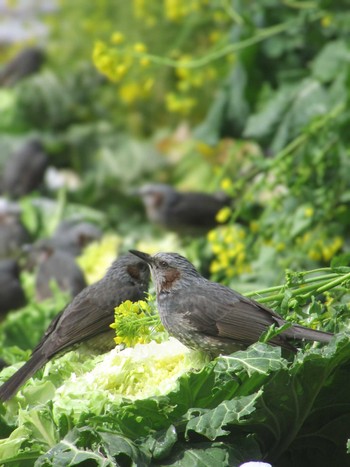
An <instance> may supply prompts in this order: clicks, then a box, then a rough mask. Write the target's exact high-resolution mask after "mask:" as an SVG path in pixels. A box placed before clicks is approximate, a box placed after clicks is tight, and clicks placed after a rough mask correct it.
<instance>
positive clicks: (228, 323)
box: [130, 250, 333, 357]
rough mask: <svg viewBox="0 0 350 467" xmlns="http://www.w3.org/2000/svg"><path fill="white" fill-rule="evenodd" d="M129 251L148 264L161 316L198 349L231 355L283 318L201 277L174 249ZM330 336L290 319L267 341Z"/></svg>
mask: <svg viewBox="0 0 350 467" xmlns="http://www.w3.org/2000/svg"><path fill="white" fill-rule="evenodd" d="M130 252H131V253H133V254H134V255H136V256H138V257H139V258H141V259H143V260H144V261H146V262H147V263H148V264H149V266H150V269H151V273H152V277H153V281H154V283H155V287H156V294H157V304H158V310H159V314H160V318H161V321H162V323H163V325H164V327H165V328H166V329H167V330H168V332H169V333H170V334H172V335H173V336H174V337H176V338H177V339H178V340H179V341H181V342H182V343H183V344H185V345H186V346H187V347H190V348H195V349H200V350H203V351H205V352H207V353H209V354H210V355H211V356H212V357H214V356H217V355H219V354H230V353H232V352H235V351H236V350H240V349H242V348H245V347H247V346H249V345H250V344H253V343H254V342H256V341H258V339H259V337H260V336H261V334H262V333H264V332H265V331H266V330H267V329H268V327H269V326H271V325H272V324H275V325H276V326H282V325H283V324H285V323H286V321H285V320H284V319H283V318H282V317H281V316H279V315H278V314H277V313H275V312H274V311H273V310H270V309H269V308H267V307H265V306H264V305H262V304H260V303H258V302H255V301H254V300H251V299H249V298H247V297H244V296H243V295H240V294H239V293H237V292H235V291H234V290H232V289H230V288H228V287H225V286H223V285H221V284H217V283H216V282H211V281H209V280H207V279H205V278H204V277H202V276H201V275H200V274H199V273H198V271H197V270H196V269H195V267H194V266H193V264H191V263H190V262H189V261H188V260H187V259H186V258H184V257H183V256H180V255H178V254H177V253H158V254H156V255H154V256H150V255H148V254H146V253H142V252H140V251H135V250H130ZM332 336H333V335H332V334H330V333H326V332H322V331H315V330H313V329H309V328H306V327H304V326H299V325H297V324H294V325H292V326H291V327H290V328H289V329H286V330H285V331H283V332H282V333H281V334H279V335H277V336H275V337H273V338H272V339H271V340H270V341H269V343H270V344H272V345H278V346H281V347H283V348H286V349H289V350H295V348H294V347H293V345H292V344H290V343H289V342H288V341H289V339H305V340H311V341H319V342H323V343H326V342H329V341H330V340H331V338H332Z"/></svg>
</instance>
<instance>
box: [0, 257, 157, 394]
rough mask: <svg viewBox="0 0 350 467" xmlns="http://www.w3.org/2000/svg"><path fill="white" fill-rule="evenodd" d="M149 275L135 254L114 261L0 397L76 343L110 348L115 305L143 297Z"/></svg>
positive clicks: (66, 312)
mask: <svg viewBox="0 0 350 467" xmlns="http://www.w3.org/2000/svg"><path fill="white" fill-rule="evenodd" d="M149 277H150V272H149V268H148V266H147V264H146V263H145V262H144V261H143V260H141V259H140V258H136V257H135V256H134V255H131V254H126V255H123V256H121V257H119V258H118V259H117V260H116V261H114V262H113V264H112V266H111V267H110V268H109V269H108V271H107V273H106V275H105V276H104V277H103V278H102V279H101V280H100V281H98V282H96V283H95V284H92V285H90V286H89V287H86V288H85V289H84V290H83V291H82V292H80V294H78V295H77V296H76V297H75V298H74V299H73V301H72V302H71V303H70V304H69V305H68V306H67V307H66V308H65V309H64V310H63V311H62V312H61V313H59V314H58V315H57V316H56V317H55V318H54V319H53V320H52V321H51V323H50V325H49V327H48V329H47V331H46V333H45V334H44V336H43V338H42V340H41V341H40V342H39V344H38V345H37V346H36V348H35V349H34V350H33V353H32V355H31V357H30V359H29V360H28V361H27V362H26V363H25V364H24V365H23V366H22V367H21V368H20V369H19V370H18V371H17V372H16V373H15V374H14V375H12V376H11V378H10V379H9V380H7V381H6V382H5V383H4V384H3V385H2V386H1V387H0V400H2V401H5V400H7V399H9V398H10V397H12V396H13V395H14V394H15V393H16V392H17V390H18V389H19V388H20V387H21V386H22V384H24V382H25V381H27V379H28V378H30V377H31V376H32V375H33V374H34V373H35V372H36V371H37V370H39V369H40V368H41V367H42V366H43V365H45V364H46V363H47V362H48V361H49V360H50V359H51V358H52V357H54V356H55V355H57V354H58V353H59V352H61V351H67V350H68V349H70V348H71V347H72V345H74V344H77V343H80V342H82V341H87V340H89V344H91V345H95V347H96V345H98V349H99V351H102V352H103V351H107V350H109V349H111V348H112V347H113V346H114V345H115V344H114V341H113V331H112V329H111V328H110V324H111V323H113V321H114V308H115V307H116V306H118V305H120V304H121V303H122V302H124V301H125V300H131V301H137V300H141V299H144V298H145V294H146V292H147V290H148V282H149Z"/></svg>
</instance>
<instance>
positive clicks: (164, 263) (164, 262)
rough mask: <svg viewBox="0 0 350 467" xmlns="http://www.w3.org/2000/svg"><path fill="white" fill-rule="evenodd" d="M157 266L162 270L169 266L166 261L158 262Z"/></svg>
mask: <svg viewBox="0 0 350 467" xmlns="http://www.w3.org/2000/svg"><path fill="white" fill-rule="evenodd" d="M159 265H160V266H161V267H162V268H167V267H169V264H168V263H167V262H166V261H160V262H159Z"/></svg>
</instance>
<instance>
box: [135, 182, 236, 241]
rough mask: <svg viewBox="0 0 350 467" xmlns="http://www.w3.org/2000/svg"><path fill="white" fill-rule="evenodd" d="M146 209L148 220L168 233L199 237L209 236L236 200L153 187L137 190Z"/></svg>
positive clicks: (215, 195)
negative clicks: (217, 216)
mask: <svg viewBox="0 0 350 467" xmlns="http://www.w3.org/2000/svg"><path fill="white" fill-rule="evenodd" d="M135 194H136V195H138V196H140V197H141V199H142V202H143V204H144V206H145V209H146V214H147V217H148V220H149V221H150V222H152V223H154V224H157V225H159V226H161V227H163V228H165V229H167V230H172V231H175V232H178V233H181V234H189V235H196V234H202V233H205V232H207V231H208V230H210V229H212V228H213V227H215V226H216V225H217V224H218V222H217V220H216V215H217V213H218V212H219V211H220V209H222V208H223V207H225V206H231V205H232V199H231V198H229V197H228V196H227V195H226V194H225V193H223V192H218V193H214V194H208V193H200V192H180V191H176V190H175V189H174V188H173V187H171V186H170V185H166V184H161V183H150V184H146V185H144V186H142V187H141V188H139V189H138V190H135Z"/></svg>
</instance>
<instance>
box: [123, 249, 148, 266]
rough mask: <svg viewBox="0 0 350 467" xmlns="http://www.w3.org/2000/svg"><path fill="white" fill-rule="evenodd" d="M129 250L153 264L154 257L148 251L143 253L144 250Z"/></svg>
mask: <svg viewBox="0 0 350 467" xmlns="http://www.w3.org/2000/svg"><path fill="white" fill-rule="evenodd" d="M129 252H130V253H132V254H133V255H135V256H138V257H139V258H141V259H143V260H144V261H145V262H146V263H147V264H153V258H152V256H151V255H149V254H147V253H143V252H142V251H137V250H129Z"/></svg>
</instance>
